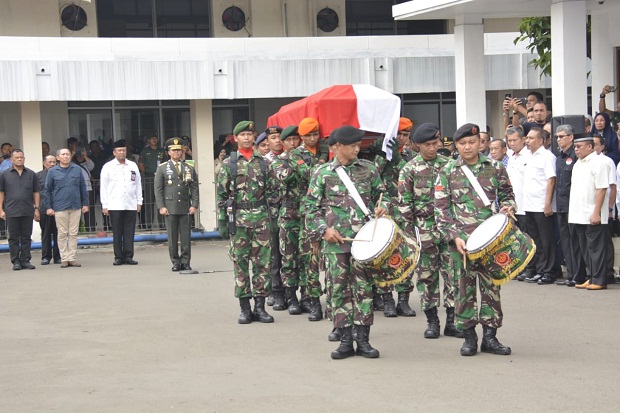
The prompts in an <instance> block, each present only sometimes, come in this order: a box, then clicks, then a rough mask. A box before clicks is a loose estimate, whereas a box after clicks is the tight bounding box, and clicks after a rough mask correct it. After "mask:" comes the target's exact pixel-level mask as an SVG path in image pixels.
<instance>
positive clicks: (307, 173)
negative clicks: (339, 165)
mask: <svg viewBox="0 0 620 413" xmlns="http://www.w3.org/2000/svg"><path fill="white" fill-rule="evenodd" d="M316 151H317V152H316V153H312V152H311V151H309V150H308V148H306V147H305V146H304V145H301V146H299V147H297V148H295V149H294V150H293V151H292V152H291V155H290V158H289V164H290V167H291V169H292V170H293V172H294V173H295V175H296V179H297V182H298V183H299V198H297V202H299V203H300V206H301V207H300V210H299V215H300V217H303V216H304V215H305V214H306V211H305V210H306V205H305V202H304V197H305V196H306V192H307V191H308V185H309V183H310V178H311V177H312V174H313V173H314V171H315V170H316V169H317V165H318V164H319V148H318V146H317V148H316ZM300 231H301V235H300V240H299V241H300V244H299V251H300V252H301V256H300V260H299V284H300V285H301V286H305V287H306V288H307V294H308V295H309V296H310V297H314V298H318V297H320V296H321V294H322V290H321V282H320V280H319V257H318V256H317V255H316V254H313V252H312V245H311V242H310V239H309V235H308V232H307V230H306V226H305V223H304V221H303V220H302V222H301V230H300Z"/></svg>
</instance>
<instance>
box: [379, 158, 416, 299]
mask: <svg viewBox="0 0 620 413" xmlns="http://www.w3.org/2000/svg"><path fill="white" fill-rule="evenodd" d="M415 155H416V154H415V152H413V151H412V150H411V149H408V148H404V149H403V150H402V152H401V153H400V156H401V160H400V161H399V162H398V164H394V162H393V161H388V160H387V159H385V158H384V157H383V156H381V155H377V156H376V157H375V167H376V168H377V172H378V173H379V176H381V179H382V180H383V183H384V184H385V188H386V190H387V193H388V194H389V196H390V206H391V207H392V210H391V211H390V215H392V216H393V217H394V219H395V220H398V209H397V208H396V205H397V204H398V176H399V174H400V171H401V170H402V169H403V168H404V167H405V165H406V164H407V162H409V161H410V160H412V159H413V158H414V157H415ZM375 289H376V291H377V294H380V295H384V294H389V293H391V292H392V291H393V290H394V289H395V290H396V292H397V293H401V294H402V293H411V292H412V291H413V283H412V281H411V278H410V277H407V278H406V279H404V280H403V281H401V282H399V283H398V284H396V285H389V286H385V287H379V286H375Z"/></svg>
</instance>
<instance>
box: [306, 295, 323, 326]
mask: <svg viewBox="0 0 620 413" xmlns="http://www.w3.org/2000/svg"><path fill="white" fill-rule="evenodd" d="M310 306H311V309H310V314H308V320H310V321H320V320H322V319H323V309H322V308H321V300H320V299H319V298H318V297H312V298H310Z"/></svg>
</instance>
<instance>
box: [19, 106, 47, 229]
mask: <svg viewBox="0 0 620 413" xmlns="http://www.w3.org/2000/svg"><path fill="white" fill-rule="evenodd" d="M19 108H20V112H21V125H20V126H21V128H20V129H21V136H20V137H19V144H18V145H15V144H13V147H14V148H19V149H21V150H22V151H24V156H25V158H26V163H25V166H26V167H27V168H28V169H32V170H33V171H34V172H38V171H40V170H41V169H42V168H43V162H42V155H41V142H42V136H41V105H40V104H39V102H20V103H19ZM32 240H33V241H40V240H41V228H40V227H39V224H38V223H36V222H35V224H34V225H33V226H32Z"/></svg>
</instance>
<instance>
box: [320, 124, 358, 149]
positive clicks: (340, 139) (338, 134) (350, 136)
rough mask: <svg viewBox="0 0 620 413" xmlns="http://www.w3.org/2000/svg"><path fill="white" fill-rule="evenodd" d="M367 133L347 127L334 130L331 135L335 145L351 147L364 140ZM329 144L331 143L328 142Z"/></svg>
mask: <svg viewBox="0 0 620 413" xmlns="http://www.w3.org/2000/svg"><path fill="white" fill-rule="evenodd" d="M364 134H365V132H364V131H363V130H360V129H357V128H354V127H353V126H349V125H345V126H341V127H339V128H337V129H334V130H333V131H332V133H331V134H330V137H331V138H332V139H333V142H334V143H341V144H343V145H351V144H352V143H356V142H359V141H361V140H362V138H363V137H364ZM328 144H329V141H328Z"/></svg>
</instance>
